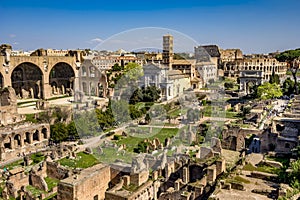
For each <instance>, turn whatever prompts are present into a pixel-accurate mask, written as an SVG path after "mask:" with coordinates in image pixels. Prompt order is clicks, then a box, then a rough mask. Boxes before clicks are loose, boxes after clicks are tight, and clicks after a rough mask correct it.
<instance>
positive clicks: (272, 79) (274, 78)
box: [269, 70, 280, 84]
mask: <svg viewBox="0 0 300 200" xmlns="http://www.w3.org/2000/svg"><path fill="white" fill-rule="evenodd" d="M269 83H271V84H273V83H276V84H280V79H279V76H278V74H275V71H274V70H273V72H272V75H271V77H270V80H269Z"/></svg>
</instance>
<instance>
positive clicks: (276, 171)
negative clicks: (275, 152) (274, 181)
mask: <svg viewBox="0 0 300 200" xmlns="http://www.w3.org/2000/svg"><path fill="white" fill-rule="evenodd" d="M243 170H246V171H259V172H265V173H270V174H279V172H280V169H278V168H275V167H270V166H266V165H259V166H257V167H255V166H253V165H251V164H250V163H248V164H246V165H245V166H244V167H243Z"/></svg>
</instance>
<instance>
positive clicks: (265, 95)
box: [257, 82, 282, 100]
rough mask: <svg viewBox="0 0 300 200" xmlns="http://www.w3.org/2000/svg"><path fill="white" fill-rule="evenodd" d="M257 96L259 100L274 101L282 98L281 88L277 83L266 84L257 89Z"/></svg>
mask: <svg viewBox="0 0 300 200" xmlns="http://www.w3.org/2000/svg"><path fill="white" fill-rule="evenodd" d="M257 96H258V98H259V99H262V100H266V99H273V98H277V97H281V96H282V91H281V88H280V86H279V85H278V84H276V83H273V84H271V83H268V82H266V83H264V84H262V85H260V86H258V88H257Z"/></svg>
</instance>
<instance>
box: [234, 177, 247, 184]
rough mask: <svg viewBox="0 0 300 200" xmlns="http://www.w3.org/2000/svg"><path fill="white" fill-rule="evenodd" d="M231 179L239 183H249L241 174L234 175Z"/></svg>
mask: <svg viewBox="0 0 300 200" xmlns="http://www.w3.org/2000/svg"><path fill="white" fill-rule="evenodd" d="M233 180H235V181H237V182H240V183H246V184H249V183H251V182H250V181H249V180H248V179H245V178H243V177H241V176H236V177H234V178H233Z"/></svg>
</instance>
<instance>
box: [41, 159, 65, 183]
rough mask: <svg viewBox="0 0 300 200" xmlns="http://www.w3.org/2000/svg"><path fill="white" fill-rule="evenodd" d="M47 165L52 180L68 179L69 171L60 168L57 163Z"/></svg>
mask: <svg viewBox="0 0 300 200" xmlns="http://www.w3.org/2000/svg"><path fill="white" fill-rule="evenodd" d="M46 163H47V175H48V176H49V177H50V178H54V179H58V180H62V179H64V178H67V177H68V173H69V170H68V169H67V168H65V167H62V166H60V165H59V164H58V163H56V162H46Z"/></svg>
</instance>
